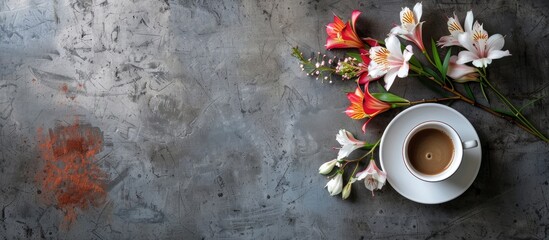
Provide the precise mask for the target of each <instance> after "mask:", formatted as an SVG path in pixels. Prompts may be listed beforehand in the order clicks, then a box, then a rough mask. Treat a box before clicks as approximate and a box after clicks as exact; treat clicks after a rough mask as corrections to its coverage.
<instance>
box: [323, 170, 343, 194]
mask: <svg viewBox="0 0 549 240" xmlns="http://www.w3.org/2000/svg"><path fill="white" fill-rule="evenodd" d="M325 188H327V189H328V192H329V193H330V195H331V196H334V195H338V194H340V193H341V190H342V189H343V173H341V172H338V173H337V174H336V175H335V177H333V178H332V179H330V181H328V183H327V184H326V186H325Z"/></svg>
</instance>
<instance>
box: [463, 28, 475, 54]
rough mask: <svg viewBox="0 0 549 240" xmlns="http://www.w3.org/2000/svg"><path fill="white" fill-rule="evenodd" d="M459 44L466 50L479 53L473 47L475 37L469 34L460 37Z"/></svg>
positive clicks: (465, 33)
mask: <svg viewBox="0 0 549 240" xmlns="http://www.w3.org/2000/svg"><path fill="white" fill-rule="evenodd" d="M458 42H459V44H461V46H463V47H464V48H465V49H467V50H469V51H471V52H475V53H476V52H477V50H476V48H475V47H474V46H473V36H472V35H471V33H469V32H464V33H462V34H459V35H458Z"/></svg>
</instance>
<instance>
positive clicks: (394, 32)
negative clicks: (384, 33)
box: [389, 26, 408, 35]
mask: <svg viewBox="0 0 549 240" xmlns="http://www.w3.org/2000/svg"><path fill="white" fill-rule="evenodd" d="M406 33H408V31H406V30H405V29H403V28H402V27H400V26H395V27H393V28H391V31H390V32H389V35H402V34H406Z"/></svg>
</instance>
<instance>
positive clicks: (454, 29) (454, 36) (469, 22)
mask: <svg viewBox="0 0 549 240" xmlns="http://www.w3.org/2000/svg"><path fill="white" fill-rule="evenodd" d="M464 25H465V29H464V28H463V27H461V24H460V23H459V19H458V17H457V15H456V14H455V13H454V17H450V18H448V31H450V35H448V36H443V37H441V38H440V40H438V42H437V45H439V46H442V47H449V46H460V47H462V45H461V44H460V43H459V40H458V37H459V35H460V34H462V33H464V32H468V33H470V32H472V30H473V11H468V12H467V16H466V17H465V24H464Z"/></svg>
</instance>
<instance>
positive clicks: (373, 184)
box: [356, 159, 387, 196]
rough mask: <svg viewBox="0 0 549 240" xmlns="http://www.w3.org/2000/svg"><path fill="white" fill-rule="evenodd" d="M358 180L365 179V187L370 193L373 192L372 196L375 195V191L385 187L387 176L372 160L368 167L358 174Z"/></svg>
mask: <svg viewBox="0 0 549 240" xmlns="http://www.w3.org/2000/svg"><path fill="white" fill-rule="evenodd" d="M356 178H357V180H359V181H360V180H362V179H364V185H365V186H366V188H367V189H368V190H370V191H372V196H373V195H374V190H376V189H381V188H382V187H383V185H385V180H387V174H386V173H385V172H384V171H382V170H381V169H379V168H378V167H377V165H376V162H375V161H374V160H373V159H372V160H370V164H369V165H368V167H367V168H366V169H365V170H364V171H362V172H359V173H357V174H356Z"/></svg>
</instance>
